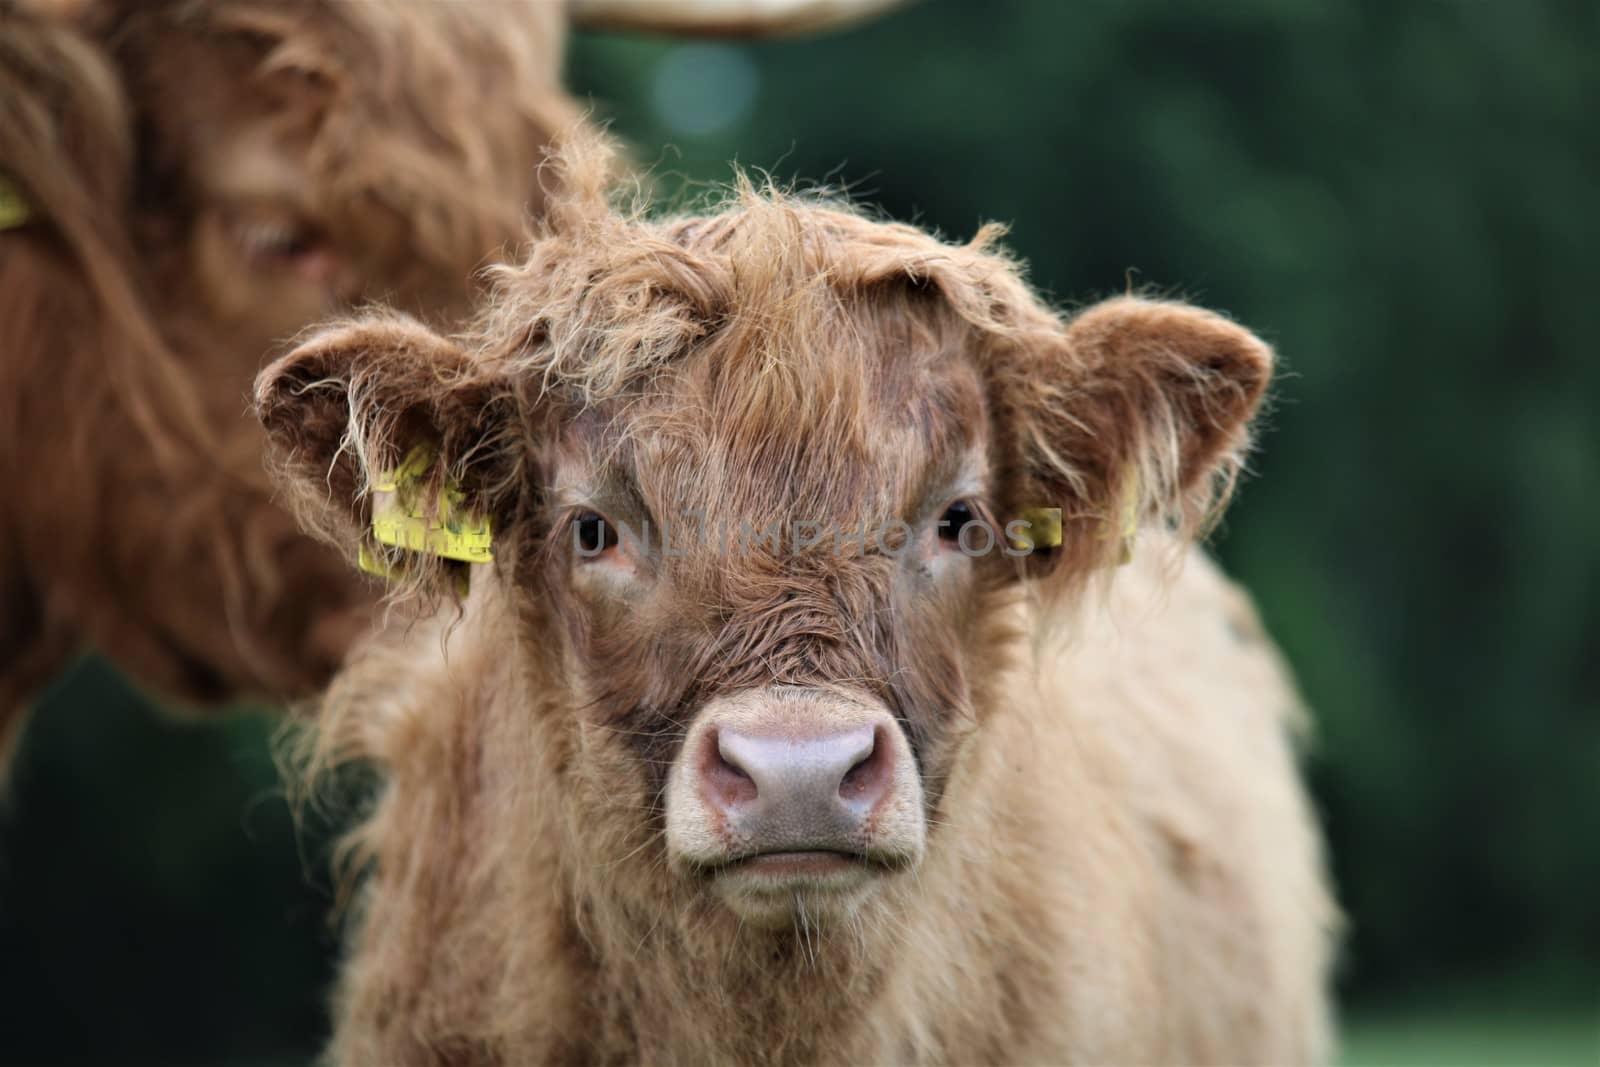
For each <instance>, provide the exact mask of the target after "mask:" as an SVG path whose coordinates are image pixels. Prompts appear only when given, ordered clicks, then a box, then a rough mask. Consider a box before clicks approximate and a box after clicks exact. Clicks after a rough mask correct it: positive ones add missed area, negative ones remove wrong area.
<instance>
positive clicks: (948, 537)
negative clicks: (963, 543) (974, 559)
mask: <svg viewBox="0 0 1600 1067" xmlns="http://www.w3.org/2000/svg"><path fill="white" fill-rule="evenodd" d="M977 521H978V516H977V515H975V514H973V511H972V505H971V504H968V503H967V502H966V501H965V500H957V501H956V502H955V503H954V504H951V505H950V506H949V507H947V508H945V509H944V515H943V516H942V517H941V518H940V519H939V540H941V541H947V542H949V543H950V544H952V545H953V544H956V543H958V542H959V541H960V540H961V529H962V527H964V526H966V525H967V523H969V522H977Z"/></svg>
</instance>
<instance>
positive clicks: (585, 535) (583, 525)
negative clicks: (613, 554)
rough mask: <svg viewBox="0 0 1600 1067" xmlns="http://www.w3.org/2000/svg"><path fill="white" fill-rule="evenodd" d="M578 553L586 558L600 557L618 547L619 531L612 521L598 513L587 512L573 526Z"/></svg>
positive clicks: (579, 516)
mask: <svg viewBox="0 0 1600 1067" xmlns="http://www.w3.org/2000/svg"><path fill="white" fill-rule="evenodd" d="M573 529H574V537H575V539H576V541H577V545H578V551H579V552H580V553H581V554H583V555H585V556H598V555H600V554H601V553H602V552H604V551H606V550H607V549H610V548H615V547H616V546H617V530H616V527H615V526H613V525H612V524H611V521H610V520H609V519H607V518H606V517H605V516H604V515H601V514H600V513H599V512H596V511H585V512H582V513H580V514H579V515H578V518H577V521H576V522H575V523H574V524H573Z"/></svg>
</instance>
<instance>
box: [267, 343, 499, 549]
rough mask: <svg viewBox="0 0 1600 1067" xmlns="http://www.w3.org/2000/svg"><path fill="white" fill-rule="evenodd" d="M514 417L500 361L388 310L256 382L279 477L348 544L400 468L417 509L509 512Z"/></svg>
mask: <svg viewBox="0 0 1600 1067" xmlns="http://www.w3.org/2000/svg"><path fill="white" fill-rule="evenodd" d="M514 413H515V397H514V395H513V394H512V392H511V390H510V389H509V388H508V387H507V382H506V380H505V377H504V375H503V374H501V373H500V372H499V371H498V369H496V368H495V367H493V366H491V365H489V364H487V363H485V362H482V361H480V360H478V359H476V358H474V357H473V356H472V354H471V353H469V352H468V351H467V350H466V349H464V348H463V347H462V346H461V345H460V344H458V343H457V342H455V341H453V340H450V339H448V338H445V337H442V336H440V335H439V334H437V333H435V332H433V331H432V330H430V329H429V328H428V327H426V326H424V325H422V324H421V323H419V322H417V321H415V320H413V319H410V318H407V317H405V316H402V315H398V314H393V313H386V314H382V315H376V316H371V317H367V318H362V319H357V320H353V321H350V322H345V323H339V324H335V325H333V326H329V327H326V328H324V329H322V330H321V331H319V332H318V333H316V334H314V335H313V336H311V337H310V338H309V339H308V340H306V341H304V342H303V343H302V344H300V345H299V346H298V347H297V348H295V349H294V350H293V351H292V352H290V353H289V354H288V355H285V356H283V357H282V358H281V359H278V360H277V361H275V362H274V363H272V364H271V365H270V366H269V367H267V368H266V370H264V371H262V372H261V375H260V377H258V378H257V379H256V414H257V416H258V417H259V418H260V420H261V424H262V426H263V427H265V429H266V431H267V437H268V442H269V448H268V452H269V457H270V460H271V462H272V463H273V466H274V468H275V471H276V473H277V474H278V477H279V479H280V482H281V483H282V484H283V485H284V486H285V488H286V489H287V490H288V492H289V494H290V496H291V498H292V502H293V503H294V505H295V507H296V510H297V511H298V512H299V513H300V515H301V517H302V519H303V520H304V521H305V523H306V525H307V526H309V527H310V528H311V529H312V530H313V531H314V532H317V533H319V534H321V535H322V536H324V537H325V538H326V539H328V540H330V541H333V542H334V543H335V544H338V545H340V546H342V547H344V548H346V549H347V550H348V551H351V552H354V551H355V550H356V549H357V548H358V547H359V546H363V545H367V546H368V547H371V546H370V545H369V543H368V541H367V538H368V536H369V533H370V532H371V531H370V527H371V518H372V510H371V504H372V501H371V498H372V496H373V494H374V493H383V492H386V491H387V492H393V491H394V488H395V487H394V480H395V478H396V476H397V472H401V473H400V475H399V476H400V477H401V478H402V479H403V480H405V481H406V483H407V484H406V486H405V490H406V494H408V499H407V500H406V502H405V504H406V507H407V508H409V509H411V510H413V511H416V512H418V513H419V514H421V513H423V512H426V513H427V514H428V515H430V516H438V515H445V511H444V510H441V507H440V506H439V504H438V502H439V501H441V500H448V505H447V509H454V513H455V515H456V516H457V517H460V516H465V515H471V516H474V517H481V518H483V519H484V520H491V519H493V518H494V517H495V516H496V515H500V514H503V513H504V512H505V511H506V510H507V509H509V508H510V507H511V506H512V500H511V499H510V498H511V496H512V495H513V493H514V490H515V485H516V479H517V463H516V459H515V456H514V455H510V454H508V453H507V452H506V451H505V450H504V449H503V448H502V447H501V445H502V444H503V442H504V441H505V440H506V439H507V434H506V430H507V429H508V428H509V427H511V426H513V425H514ZM445 518H447V519H448V518H449V516H448V515H446V516H445ZM473 521H474V522H477V521H478V519H477V518H474V520H473ZM391 543H393V542H391ZM457 558H459V557H457Z"/></svg>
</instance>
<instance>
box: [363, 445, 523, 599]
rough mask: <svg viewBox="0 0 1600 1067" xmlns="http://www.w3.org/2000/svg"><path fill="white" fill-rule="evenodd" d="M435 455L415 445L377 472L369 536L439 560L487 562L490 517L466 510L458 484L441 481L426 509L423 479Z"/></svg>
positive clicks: (490, 555)
mask: <svg viewBox="0 0 1600 1067" xmlns="http://www.w3.org/2000/svg"><path fill="white" fill-rule="evenodd" d="M436 458H437V456H436V453H435V452H434V450H433V448H432V447H431V446H429V445H418V446H417V447H416V448H413V449H412V450H411V452H410V453H409V454H408V455H407V456H406V458H405V462H403V463H401V464H400V466H399V467H397V468H395V469H394V470H393V471H390V472H387V473H385V474H382V475H380V476H379V478H378V480H377V482H376V484H374V485H373V487H372V538H373V540H375V541H377V542H378V543H379V544H384V545H389V546H391V547H394V548H404V549H407V550H408V551H411V552H426V553H428V554H429V555H433V556H439V557H441V558H443V559H454V560H460V561H462V562H463V563H488V562H489V561H491V560H492V559H494V552H493V549H492V545H493V541H494V533H493V530H492V529H491V527H490V524H489V517H488V516H487V515H482V514H479V513H478V512H475V511H472V510H470V509H468V508H467V506H466V494H465V493H463V492H462V491H461V487H460V486H458V485H456V484H454V483H453V482H446V483H445V484H444V485H443V486H441V487H440V488H439V492H438V493H437V495H436V497H435V499H434V502H433V503H434V506H433V507H432V508H431V509H430V508H429V507H428V500H427V497H426V494H425V493H424V492H423V479H424V478H425V477H426V476H427V473H428V471H429V470H431V469H432V467H433V464H434V460H435V459H436ZM369 555H370V553H369ZM375 562H376V565H378V566H379V567H382V564H381V562H377V561H375ZM375 573H376V572H375Z"/></svg>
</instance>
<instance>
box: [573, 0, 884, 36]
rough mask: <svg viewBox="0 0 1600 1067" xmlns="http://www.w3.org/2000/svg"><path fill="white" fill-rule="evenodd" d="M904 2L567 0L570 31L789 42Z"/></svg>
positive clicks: (876, 14)
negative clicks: (786, 39) (572, 28)
mask: <svg viewBox="0 0 1600 1067" xmlns="http://www.w3.org/2000/svg"><path fill="white" fill-rule="evenodd" d="M906 2H907V0H567V12H568V13H569V14H570V15H571V17H572V22H573V25H575V26H581V27H583V28H585V29H599V30H637V31H643V32H653V33H674V34H683V35H685V36H690V37H788V36H795V35H799V34H806V33H821V32H823V31H824V30H833V29H838V28H839V27H841V26H848V25H850V24H851V23H854V22H863V21H865V20H867V19H870V18H876V17H877V16H879V15H881V14H883V13H884V12H886V11H889V10H890V9H892V8H896V7H899V6H900V5H901V4H904V3H906Z"/></svg>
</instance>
